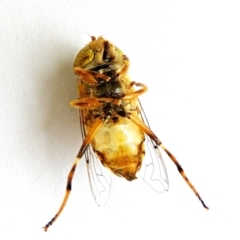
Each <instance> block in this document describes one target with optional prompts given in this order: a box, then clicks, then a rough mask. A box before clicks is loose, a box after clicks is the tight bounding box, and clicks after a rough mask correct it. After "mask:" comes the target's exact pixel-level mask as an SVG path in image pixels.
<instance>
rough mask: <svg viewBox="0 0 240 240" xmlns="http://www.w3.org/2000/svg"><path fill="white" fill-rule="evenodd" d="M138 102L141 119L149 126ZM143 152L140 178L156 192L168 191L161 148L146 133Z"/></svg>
mask: <svg viewBox="0 0 240 240" xmlns="http://www.w3.org/2000/svg"><path fill="white" fill-rule="evenodd" d="M138 103H139V108H140V115H141V118H142V121H143V122H144V123H145V125H146V126H148V127H149V128H150V125H149V122H148V120H147V116H146V114H145V112H144V110H143V108H142V105H141V102H140V101H139V100H138ZM150 129H151V128H150ZM145 154H146V156H145V158H144V160H143V163H142V167H141V170H140V176H141V178H142V179H143V180H144V181H145V182H146V183H147V185H149V186H150V187H151V188H152V189H153V190H155V191H157V192H164V191H168V175H167V170H166V167H165V164H164V161H163V158H162V154H161V150H160V148H159V147H158V146H157V145H156V143H155V142H154V141H153V140H152V139H151V138H150V137H149V136H148V135H145Z"/></svg>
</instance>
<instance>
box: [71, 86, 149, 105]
mask: <svg viewBox="0 0 240 240" xmlns="http://www.w3.org/2000/svg"><path fill="white" fill-rule="evenodd" d="M133 85H135V86H137V87H142V88H141V89H139V90H137V91H135V92H131V93H129V94H126V95H125V96H124V97H123V98H122V99H115V98H96V97H89V98H80V99H76V100H73V101H71V102H70V105H71V106H72V107H76V108H88V109H90V108H98V107H101V106H102V105H103V103H106V102H111V103H113V104H116V105H118V104H119V103H120V102H121V100H128V99H133V98H137V97H138V96H139V95H141V94H143V93H145V92H146V91H147V86H145V85H144V84H142V83H136V82H131V83H130V85H129V87H132V86H133Z"/></svg>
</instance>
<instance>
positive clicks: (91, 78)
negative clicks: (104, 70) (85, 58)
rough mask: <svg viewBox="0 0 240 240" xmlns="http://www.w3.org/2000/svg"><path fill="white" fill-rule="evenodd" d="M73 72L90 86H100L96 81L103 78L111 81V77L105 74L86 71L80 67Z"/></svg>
mask: <svg viewBox="0 0 240 240" xmlns="http://www.w3.org/2000/svg"><path fill="white" fill-rule="evenodd" d="M73 71H74V73H75V74H76V75H78V76H79V77H81V79H83V80H84V81H85V82H88V83H89V84H92V85H97V84H98V81H97V80H96V78H102V79H104V80H106V81H109V80H110V77H108V76H107V75H105V74H101V73H98V72H94V71H90V70H86V69H83V68H80V67H75V68H74V69H73Z"/></svg>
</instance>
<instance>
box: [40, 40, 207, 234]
mask: <svg viewBox="0 0 240 240" xmlns="http://www.w3.org/2000/svg"><path fill="white" fill-rule="evenodd" d="M128 67H129V59H128V58H127V56H126V55H124V54H123V52H122V51H121V50H120V49H119V48H117V47H116V46H115V45H114V44H113V43H111V42H109V41H108V40H106V39H104V38H103V37H99V38H95V37H91V42H90V43H89V44H88V45H87V46H85V47H84V48H83V49H81V50H80V52H79V53H78V54H77V56H76V58H75V62H74V73H75V74H76V75H77V76H78V77H79V85H78V92H79V98H78V99H76V100H73V101H71V103H70V105H71V106H73V107H75V108H77V109H79V113H80V122H81V132H82V137H83V143H82V146H81V148H80V150H79V152H78V154H77V157H76V159H75V161H74V163H73V165H72V168H71V170H70V172H69V174H68V179H67V187H66V193H65V196H64V199H63V201H62V204H61V206H60V208H59V210H58V212H57V213H56V215H55V216H54V217H53V218H52V219H51V220H50V221H49V222H48V223H47V224H46V225H45V227H44V230H45V231H47V230H48V228H49V226H51V225H52V224H53V222H55V221H56V219H57V218H58V217H59V215H60V214H61V212H62V210H63V209H64V207H65V205H66V202H67V200H68V197H69V194H70V192H71V187H72V179H73V176H74V172H75V169H76V167H77V164H78V162H79V161H80V159H81V158H82V156H83V154H85V157H86V162H87V168H88V175H89V180H90V185H91V189H92V193H93V196H94V199H95V201H96V203H97V204H98V205H105V204H106V202H107V200H108V197H109V193H110V190H111V172H112V173H114V174H115V175H117V176H121V177H124V178H125V179H127V180H128V181H132V180H134V179H136V174H137V173H138V171H139V170H140V168H143V169H144V170H143V171H142V178H143V180H144V181H145V182H146V183H147V184H148V185H149V186H150V187H151V188H153V189H154V190H156V191H158V192H162V191H165V190H168V177H167V172H166V168H165V165H164V162H163V159H162V156H161V152H160V148H161V149H162V150H163V151H164V152H166V154H167V155H168V156H169V158H170V159H171V160H172V162H173V163H174V164H175V165H176V167H177V169H178V171H179V173H180V174H181V176H182V177H183V179H184V180H185V181H186V183H187V184H188V186H189V187H190V188H191V189H192V191H193V192H194V193H195V195H196V196H197V197H198V199H199V200H200V201H201V203H202V205H203V207H204V208H206V209H208V207H207V206H206V205H205V203H204V201H203V200H202V198H201V196H200V194H199V193H198V192H197V190H196V189H195V187H194V186H193V185H192V183H191V182H190V181H189V179H188V178H187V177H186V175H185V172H184V171H183V169H182V167H181V166H180V164H179V163H178V161H177V160H176V158H175V157H174V156H173V155H172V154H171V153H170V152H169V151H168V149H167V148H166V147H165V146H164V145H163V144H162V142H161V141H160V140H159V139H158V137H157V136H156V135H155V134H154V133H153V132H152V130H151V129H150V126H149V123H148V121H147V118H146V115H145V113H144V111H143V109H142V106H141V103H140V101H139V100H138V97H139V96H140V95H141V94H143V93H145V92H146V91H147V87H146V86H145V85H144V84H142V83H138V82H134V81H131V80H130V79H129V77H128V76H127V71H128ZM145 155H147V158H146V159H145V160H144V161H143V158H144V156H145ZM106 168H108V169H110V171H106Z"/></svg>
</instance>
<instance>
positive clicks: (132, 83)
mask: <svg viewBox="0 0 240 240" xmlns="http://www.w3.org/2000/svg"><path fill="white" fill-rule="evenodd" d="M134 85H135V86H137V87H142V88H141V89H139V90H137V91H135V92H132V93H128V94H126V95H125V96H124V97H123V99H124V100H127V99H132V98H138V97H139V95H141V94H143V93H145V92H146V91H147V86H146V85H144V84H142V83H137V82H134V81H133V82H131V83H130V85H129V87H130V88H131V87H132V86H134Z"/></svg>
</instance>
